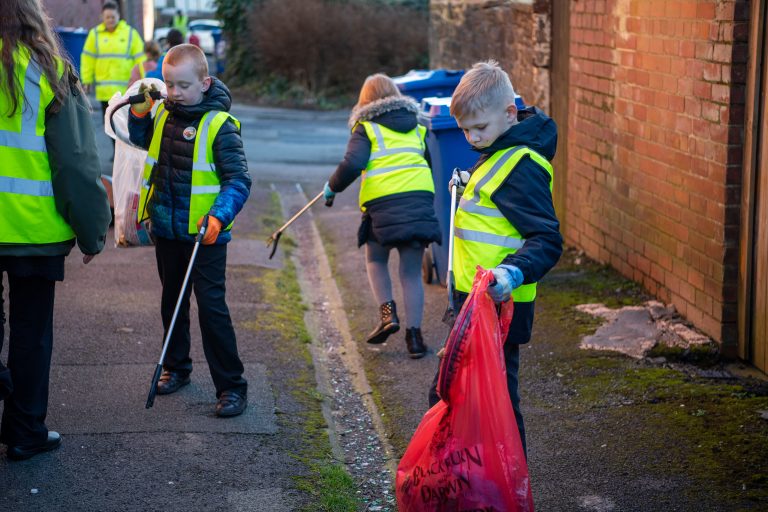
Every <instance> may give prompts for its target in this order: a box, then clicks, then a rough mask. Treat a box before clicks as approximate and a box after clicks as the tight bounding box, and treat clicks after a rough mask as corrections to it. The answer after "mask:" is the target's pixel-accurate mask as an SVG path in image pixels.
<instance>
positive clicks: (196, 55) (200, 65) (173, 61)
mask: <svg viewBox="0 0 768 512" xmlns="http://www.w3.org/2000/svg"><path fill="white" fill-rule="evenodd" d="M184 60H191V61H192V64H193V65H194V66H195V71H196V72H197V76H198V77H199V78H200V80H202V79H204V78H205V77H207V76H208V60H207V59H206V58H205V54H204V53H203V50H201V49H200V48H199V47H198V46H195V45H193V44H180V45H178V46H174V47H173V48H171V49H170V50H168V53H166V54H165V59H163V66H165V64H166V63H167V64H170V65H171V66H176V65H178V64H179V63H180V62H182V61H184Z"/></svg>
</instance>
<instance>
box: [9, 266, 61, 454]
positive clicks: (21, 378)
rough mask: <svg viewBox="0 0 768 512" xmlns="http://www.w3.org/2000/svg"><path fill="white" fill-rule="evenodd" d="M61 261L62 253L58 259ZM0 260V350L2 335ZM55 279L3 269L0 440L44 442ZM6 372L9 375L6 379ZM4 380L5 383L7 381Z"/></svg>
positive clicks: (46, 433) (46, 436) (20, 442)
mask: <svg viewBox="0 0 768 512" xmlns="http://www.w3.org/2000/svg"><path fill="white" fill-rule="evenodd" d="M61 259H62V260H63V257H62V258H61ZM4 271H7V270H6V269H5V268H4V265H3V264H2V262H0V312H2V314H0V316H2V318H0V320H1V321H0V348H2V343H3V337H4V335H5V315H4V311H5V310H4V305H3V300H2V292H3V284H2V274H3V272H4ZM55 285H56V281H55V280H53V279H48V278H47V277H42V276H39V275H32V276H26V275H22V276H19V275H18V274H15V273H12V272H8V299H9V300H8V302H9V305H8V311H9V315H8V320H9V327H10V332H9V336H8V368H7V370H8V373H6V374H5V375H3V372H2V370H3V366H2V364H0V381H2V382H0V387H3V386H12V392H11V393H10V395H9V396H8V397H7V398H6V399H5V407H4V409H3V418H2V422H0V441H2V442H3V443H5V444H7V445H8V446H28V445H35V444H40V443H43V442H45V440H46V439H47V438H48V427H47V426H46V425H45V417H46V415H47V413H48V383H49V374H50V370H51V352H52V350H53V301H54V289H55ZM8 376H10V379H7V377H8ZM8 380H10V382H8Z"/></svg>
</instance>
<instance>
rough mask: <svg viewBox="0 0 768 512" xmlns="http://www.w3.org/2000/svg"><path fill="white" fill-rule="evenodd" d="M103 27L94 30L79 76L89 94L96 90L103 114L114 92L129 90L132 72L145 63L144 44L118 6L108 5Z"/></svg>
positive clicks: (89, 33) (104, 11)
mask: <svg viewBox="0 0 768 512" xmlns="http://www.w3.org/2000/svg"><path fill="white" fill-rule="evenodd" d="M101 19H102V23H100V24H99V25H97V26H96V27H94V28H92V29H91V31H90V32H88V37H86V39H85V45H84V46H83V53H82V54H81V55H80V75H81V80H82V81H83V84H84V85H85V88H86V90H87V91H88V92H90V90H91V88H95V92H96V100H97V101H100V102H101V108H102V111H103V112H106V109H107V103H108V102H109V99H110V98H111V97H112V95H114V94H115V92H123V91H125V89H126V88H127V87H128V81H129V80H130V78H131V69H133V66H135V65H136V64H138V63H140V62H142V61H143V60H144V59H145V56H144V41H143V40H142V39H141V36H140V35H139V33H138V32H137V31H136V29H135V28H133V27H131V26H130V25H128V23H126V22H125V21H124V20H121V19H120V11H119V10H118V7H117V4H115V3H112V2H105V3H104V5H103V6H102V8H101Z"/></svg>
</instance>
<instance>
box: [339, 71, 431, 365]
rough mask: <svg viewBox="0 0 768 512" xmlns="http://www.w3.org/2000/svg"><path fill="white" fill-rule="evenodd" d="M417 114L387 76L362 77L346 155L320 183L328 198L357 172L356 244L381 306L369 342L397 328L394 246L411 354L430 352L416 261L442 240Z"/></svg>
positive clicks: (381, 340)
mask: <svg viewBox="0 0 768 512" xmlns="http://www.w3.org/2000/svg"><path fill="white" fill-rule="evenodd" d="M418 112H419V105H418V104H417V103H416V102H415V101H414V100H413V99H412V98H408V97H404V96H402V95H401V94H400V90H399V89H398V88H397V85H396V84H395V82H394V81H393V80H392V79H391V78H390V77H388V76H387V75H384V74H380V73H379V74H375V75H371V76H369V77H368V78H366V79H365V82H364V83H363V87H362V89H361V90H360V97H359V99H358V102H357V105H356V106H355V108H354V109H352V113H351V114H350V117H349V126H350V128H351V129H352V135H351V136H350V139H349V143H348V144H347V152H346V154H345V155H344V159H343V160H342V161H341V163H340V164H339V166H338V167H337V169H336V172H334V173H333V175H332V176H331V178H330V179H329V181H328V183H326V184H325V197H326V199H331V198H332V197H333V196H334V195H335V194H336V193H337V192H341V191H342V190H344V189H345V188H347V187H348V186H349V185H351V184H352V183H353V182H354V181H355V180H356V179H357V178H358V177H360V176H362V183H361V184H360V198H359V206H360V209H361V210H362V211H363V221H362V223H361V225H360V229H359V230H358V237H357V244H358V247H360V246H363V245H365V258H366V270H367V271H368V281H369V283H370V286H371V290H372V291H373V296H374V298H375V299H376V302H377V303H378V304H379V315H378V316H379V318H378V319H377V320H378V323H377V325H376V327H374V329H373V331H372V332H371V333H370V334H368V336H367V337H366V341H367V342H368V343H372V344H379V343H384V342H385V341H386V340H387V338H388V337H389V336H390V335H391V334H393V333H395V332H397V331H398V330H400V319H399V318H398V315H397V308H396V304H395V301H394V298H393V295H392V281H391V278H390V276H389V268H388V266H387V262H388V260H389V253H390V251H391V250H392V249H394V248H396V249H397V252H398V254H399V256H400V264H399V272H398V274H399V275H398V277H399V278H400V284H401V285H402V289H403V299H404V303H405V320H406V331H405V346H406V350H407V351H408V356H409V357H410V358H412V359H418V358H421V357H423V356H424V355H425V354H426V353H427V347H426V345H425V344H424V339H423V337H422V333H421V320H422V315H423V309H424V287H423V284H422V282H421V259H422V255H423V254H424V248H425V247H426V246H427V245H428V244H430V243H432V242H440V239H441V237H440V226H439V224H438V222H437V217H436V216H435V208H434V204H433V203H434V196H435V193H434V192H435V185H434V182H433V181H432V171H431V169H430V165H429V153H428V151H427V146H426V144H425V137H426V135H427V129H426V128H424V127H423V126H420V125H419V123H418V120H417V114H418Z"/></svg>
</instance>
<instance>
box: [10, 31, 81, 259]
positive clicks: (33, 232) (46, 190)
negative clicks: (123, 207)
mask: <svg viewBox="0 0 768 512" xmlns="http://www.w3.org/2000/svg"><path fill="white" fill-rule="evenodd" d="M0 48H2V40H0ZM13 57H14V60H15V62H16V66H15V70H14V72H15V73H16V75H17V77H18V79H19V82H18V83H19V84H21V86H22V87H23V90H21V91H18V94H19V96H18V107H17V108H16V112H15V113H14V115H13V116H11V117H8V113H9V112H10V107H11V101H10V99H9V98H8V97H7V94H0V162H2V164H0V219H2V222H0V244H23V245H39V244H55V243H61V242H66V241H69V240H72V239H73V238H75V233H74V231H72V228H71V227H70V226H69V224H67V222H66V221H65V220H64V218H63V217H62V216H61V215H60V214H59V212H58V210H56V203H55V200H54V197H53V183H52V182H51V166H50V164H49V163H48V151H47V149H46V146H45V109H46V108H48V105H50V104H51V102H52V101H53V99H54V93H53V90H52V89H51V86H50V84H49V83H48V80H47V78H46V77H45V75H44V74H43V73H42V69H41V68H40V66H39V65H38V64H37V62H35V61H34V60H31V57H30V53H29V50H28V49H27V48H25V47H23V46H18V47H17V48H16V50H15V51H14V53H13ZM58 64H59V76H61V74H63V72H64V65H63V63H62V62H59V63H58Z"/></svg>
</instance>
